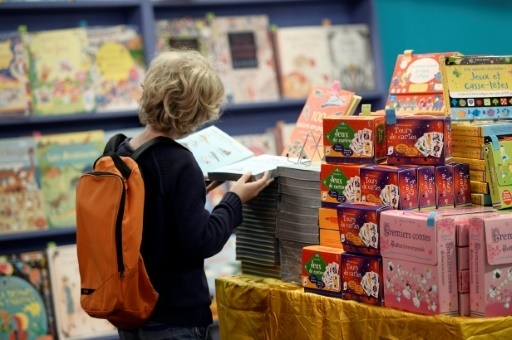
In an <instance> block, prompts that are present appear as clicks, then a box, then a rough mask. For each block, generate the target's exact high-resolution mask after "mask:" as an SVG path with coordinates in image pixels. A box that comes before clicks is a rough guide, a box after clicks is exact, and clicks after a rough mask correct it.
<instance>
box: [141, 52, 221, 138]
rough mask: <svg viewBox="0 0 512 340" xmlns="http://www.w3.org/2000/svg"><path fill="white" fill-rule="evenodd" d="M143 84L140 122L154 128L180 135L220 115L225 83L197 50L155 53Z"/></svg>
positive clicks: (186, 133) (188, 132) (192, 130)
mask: <svg viewBox="0 0 512 340" xmlns="http://www.w3.org/2000/svg"><path fill="white" fill-rule="evenodd" d="M142 88H143V92H142V98H141V102H140V107H139V119H140V122H141V123H142V124H144V125H150V126H151V127H152V128H153V129H155V130H157V131H161V132H164V133H169V132H171V133H172V134H174V135H176V136H179V137H183V136H186V135H188V134H190V133H191V132H194V131H195V130H196V129H197V128H198V127H200V126H201V125H203V124H205V123H208V122H211V121H214V120H216V119H218V118H219V117H220V115H221V111H220V107H221V104H222V102H223V99H224V86H223V84H222V81H221V79H220V78H219V76H218V75H217V74H216V73H215V71H214V69H213V67H212V65H211V64H210V62H209V61H208V59H207V58H206V57H204V56H203V55H201V54H200V53H199V52H197V51H192V50H185V51H184V50H176V51H170V52H162V53H160V54H159V55H157V56H156V57H155V58H154V59H153V60H152V62H151V64H150V65H149V69H148V71H147V73H146V77H145V79H144V82H143V83H142Z"/></svg>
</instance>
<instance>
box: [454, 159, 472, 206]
mask: <svg viewBox="0 0 512 340" xmlns="http://www.w3.org/2000/svg"><path fill="white" fill-rule="evenodd" d="M450 165H451V166H452V167H453V194H454V203H455V207H464V206H470V205H471V185H470V181H471V180H470V178H469V164H468V163H455V162H452V163H450Z"/></svg>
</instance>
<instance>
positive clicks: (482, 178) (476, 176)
mask: <svg viewBox="0 0 512 340" xmlns="http://www.w3.org/2000/svg"><path fill="white" fill-rule="evenodd" d="M469 180H470V181H479V182H488V176H487V172H486V171H481V170H470V171H469Z"/></svg>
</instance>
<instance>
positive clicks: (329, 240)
mask: <svg viewBox="0 0 512 340" xmlns="http://www.w3.org/2000/svg"><path fill="white" fill-rule="evenodd" d="M319 231H320V245H321V246H325V247H332V248H339V249H343V244H341V240H340V231H339V230H331V229H322V228H320V230H319Z"/></svg>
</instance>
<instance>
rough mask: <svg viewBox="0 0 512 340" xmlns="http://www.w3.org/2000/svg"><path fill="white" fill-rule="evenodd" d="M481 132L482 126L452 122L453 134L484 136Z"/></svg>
mask: <svg viewBox="0 0 512 340" xmlns="http://www.w3.org/2000/svg"><path fill="white" fill-rule="evenodd" d="M445 92H446V91H445ZM480 132H481V130H480V127H479V126H476V125H467V124H452V135H456V136H473V137H482V136H481V134H480Z"/></svg>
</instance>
